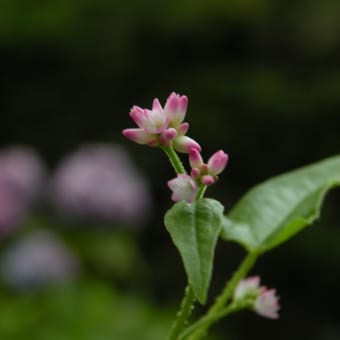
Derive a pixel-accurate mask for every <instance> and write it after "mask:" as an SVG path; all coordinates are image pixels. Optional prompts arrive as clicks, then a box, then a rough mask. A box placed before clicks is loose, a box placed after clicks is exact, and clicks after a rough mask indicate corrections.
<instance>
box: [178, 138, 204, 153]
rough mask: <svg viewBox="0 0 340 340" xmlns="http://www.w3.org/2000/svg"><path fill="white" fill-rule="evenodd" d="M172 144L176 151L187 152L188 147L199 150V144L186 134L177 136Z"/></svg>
mask: <svg viewBox="0 0 340 340" xmlns="http://www.w3.org/2000/svg"><path fill="white" fill-rule="evenodd" d="M173 146H174V148H175V150H176V151H178V152H182V153H189V151H190V149H196V150H198V151H201V146H200V145H199V144H198V143H197V142H196V141H194V140H193V139H192V138H190V137H187V136H178V137H176V138H175V139H174V141H173Z"/></svg>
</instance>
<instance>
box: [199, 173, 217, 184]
mask: <svg viewBox="0 0 340 340" xmlns="http://www.w3.org/2000/svg"><path fill="white" fill-rule="evenodd" d="M201 183H202V184H204V185H212V184H214V183H215V179H214V177H213V176H211V175H204V176H202V178H201Z"/></svg>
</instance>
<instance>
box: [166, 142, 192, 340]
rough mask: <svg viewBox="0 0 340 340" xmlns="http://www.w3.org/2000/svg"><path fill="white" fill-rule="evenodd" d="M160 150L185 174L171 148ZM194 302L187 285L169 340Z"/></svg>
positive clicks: (175, 167)
mask: <svg viewBox="0 0 340 340" xmlns="http://www.w3.org/2000/svg"><path fill="white" fill-rule="evenodd" d="M162 150H163V151H164V152H165V153H166V155H167V156H168V158H169V160H170V163H171V165H172V166H173V168H174V169H175V171H176V173H177V174H186V171H185V168H184V166H183V164H182V162H181V160H180V159H179V157H178V155H177V153H176V151H175V150H174V149H173V147H171V146H170V147H162ZM194 301H195V296H194V293H193V291H192V289H191V287H190V285H189V284H188V285H187V287H186V288H185V292H184V297H183V300H182V302H181V306H180V308H179V311H178V313H177V316H176V319H175V320H174V322H173V325H172V329H171V333H170V335H169V338H168V339H169V340H177V339H178V336H179V334H180V333H181V331H182V330H183V328H184V327H185V325H186V323H187V320H188V318H189V316H190V314H191V312H192V310H193V304H194Z"/></svg>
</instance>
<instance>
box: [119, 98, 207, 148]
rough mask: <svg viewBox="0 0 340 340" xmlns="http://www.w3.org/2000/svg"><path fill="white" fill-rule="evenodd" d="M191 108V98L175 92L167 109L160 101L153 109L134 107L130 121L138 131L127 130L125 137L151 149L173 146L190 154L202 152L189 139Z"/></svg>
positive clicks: (156, 100)
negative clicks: (193, 151) (186, 120)
mask: <svg viewBox="0 0 340 340" xmlns="http://www.w3.org/2000/svg"><path fill="white" fill-rule="evenodd" d="M187 106H188V98H187V96H181V95H179V94H177V93H175V92H172V93H171V94H170V96H169V97H168V99H167V101H166V103H165V106H164V108H163V107H162V105H161V103H160V102H159V100H158V99H157V98H155V99H154V100H153V103H152V109H151V110H149V109H143V108H141V107H139V106H133V107H132V109H131V111H130V117H131V118H132V119H133V120H134V122H135V123H136V124H137V126H138V129H125V130H123V135H124V136H125V137H127V138H129V139H131V140H132V141H134V142H136V143H138V144H146V145H149V146H166V147H170V146H172V145H173V147H174V148H175V150H176V151H178V152H183V153H188V152H189V150H190V149H191V148H194V149H197V150H199V151H200V150H201V147H200V146H199V144H198V143H197V142H196V141H194V140H193V139H192V138H189V137H187V136H185V134H186V133H187V132H188V129H189V124H188V123H187V122H183V120H184V118H185V114H186V109H187Z"/></svg>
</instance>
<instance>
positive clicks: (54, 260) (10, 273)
mask: <svg viewBox="0 0 340 340" xmlns="http://www.w3.org/2000/svg"><path fill="white" fill-rule="evenodd" d="M0 266H1V267H0V269H1V277H2V280H3V281H4V282H6V283H7V284H8V285H10V286H11V287H14V288H17V289H22V290H27V289H32V288H38V287H41V286H44V285H46V284H56V283H62V282H66V281H70V280H72V279H73V278H74V277H75V275H76V274H77V272H78V270H79V264H78V261H77V260H76V259H75V257H74V255H73V254H72V253H71V252H70V250H69V249H67V248H66V246H65V245H64V244H63V243H62V241H60V240H59V239H58V237H57V236H56V235H55V234H54V233H52V232H51V231H47V230H44V231H43V230H36V231H34V232H33V233H31V234H30V235H28V236H26V237H25V238H23V239H21V240H19V241H18V242H17V243H16V244H14V245H12V246H11V247H10V248H8V249H7V250H6V251H5V253H4V255H3V257H2V259H1V262H0Z"/></svg>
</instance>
